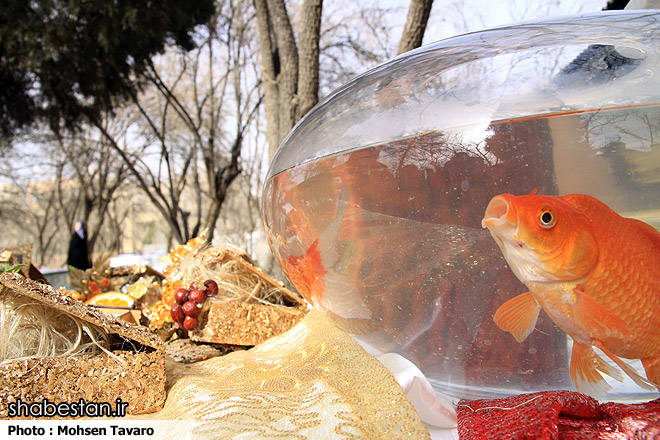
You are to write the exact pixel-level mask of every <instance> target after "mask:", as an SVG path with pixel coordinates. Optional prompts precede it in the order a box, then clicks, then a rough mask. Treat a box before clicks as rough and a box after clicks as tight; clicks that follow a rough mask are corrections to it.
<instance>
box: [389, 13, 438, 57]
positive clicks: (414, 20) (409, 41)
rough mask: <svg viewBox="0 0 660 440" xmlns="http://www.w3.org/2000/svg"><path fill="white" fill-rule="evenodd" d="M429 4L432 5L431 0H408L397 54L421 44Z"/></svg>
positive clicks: (427, 19) (427, 17) (427, 18)
mask: <svg viewBox="0 0 660 440" xmlns="http://www.w3.org/2000/svg"><path fill="white" fill-rule="evenodd" d="M431 6H433V0H410V8H409V9H408V18H407V19H406V25H405V27H404V28H403V34H402V35H401V41H400V42H399V49H398V51H397V55H398V54H402V53H404V52H408V51H409V50H412V49H415V48H417V47H419V46H421V45H422V39H423V38H424V32H425V31H426V24H427V23H428V21H429V15H431Z"/></svg>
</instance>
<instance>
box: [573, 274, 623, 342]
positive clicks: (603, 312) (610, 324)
mask: <svg viewBox="0 0 660 440" xmlns="http://www.w3.org/2000/svg"><path fill="white" fill-rule="evenodd" d="M574 292H575V294H576V297H577V300H576V302H575V304H574V305H573V313H574V317H575V320H576V321H577V322H579V323H580V324H581V325H582V326H584V328H585V329H586V330H587V331H588V332H589V336H591V337H592V338H594V339H606V338H611V337H615V338H619V339H621V340H628V339H630V338H631V337H632V335H631V331H630V326H628V324H627V323H626V322H625V321H624V320H623V319H621V318H619V317H618V316H616V315H615V314H614V313H613V312H612V311H611V310H610V309H608V308H607V307H605V306H604V305H602V304H601V303H599V302H598V301H596V300H595V299H593V298H592V297H591V296H589V295H587V294H586V293H585V292H584V290H583V289H582V288H581V287H578V288H576V289H574Z"/></svg>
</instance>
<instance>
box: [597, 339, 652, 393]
mask: <svg viewBox="0 0 660 440" xmlns="http://www.w3.org/2000/svg"><path fill="white" fill-rule="evenodd" d="M596 347H598V348H599V349H600V350H601V351H602V352H603V353H605V355H606V356H607V357H608V358H610V359H612V362H614V363H615V364H617V365H618V366H619V368H621V369H622V370H623V372H624V373H626V375H627V376H628V377H629V378H631V379H632V380H633V382H635V383H636V384H637V385H639V386H640V387H642V388H644V389H647V390H650V391H655V389H656V386H655V385H653V384H652V383H651V382H649V381H648V380H646V379H645V378H644V377H642V376H640V375H639V374H637V372H636V371H635V370H634V369H633V368H632V367H631V366H630V365H628V364H626V363H625V362H623V361H622V360H621V359H620V358H619V357H618V356H616V355H615V354H614V353H612V352H611V351H609V350H608V349H607V348H605V347H604V346H603V344H601V343H600V342H597V343H596ZM644 369H646V367H645V368H644ZM659 372H660V371H659ZM647 376H648V372H647Z"/></svg>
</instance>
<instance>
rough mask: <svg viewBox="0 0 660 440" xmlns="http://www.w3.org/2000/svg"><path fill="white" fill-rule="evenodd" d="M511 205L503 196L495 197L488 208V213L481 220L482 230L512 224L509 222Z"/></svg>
mask: <svg viewBox="0 0 660 440" xmlns="http://www.w3.org/2000/svg"><path fill="white" fill-rule="evenodd" d="M510 209H511V205H510V204H509V202H507V200H506V199H505V198H504V197H502V196H496V197H493V198H492V199H491V201H490V203H488V207H486V213H485V214H484V218H483V219H482V220H481V227H482V228H491V227H493V226H495V227H497V226H503V225H505V224H507V223H510V222H509V221H508V220H507V216H508V215H509V211H510Z"/></svg>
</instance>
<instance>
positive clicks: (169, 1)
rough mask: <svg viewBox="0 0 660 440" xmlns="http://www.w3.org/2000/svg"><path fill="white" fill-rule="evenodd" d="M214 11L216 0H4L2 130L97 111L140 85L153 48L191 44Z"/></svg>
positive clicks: (0, 13)
mask: <svg viewBox="0 0 660 440" xmlns="http://www.w3.org/2000/svg"><path fill="white" fill-rule="evenodd" d="M213 12H214V1H213V0H198V1H194V2H182V1H179V0H160V1H151V0H114V1H111V2H107V1H102V0H32V1H25V0H4V1H3V2H2V6H0V85H1V87H0V135H3V136H4V137H11V136H13V135H15V134H16V133H17V132H18V131H19V130H21V129H24V128H27V127H29V126H31V125H33V124H34V123H36V122H45V123H48V124H49V125H50V126H51V127H54V128H58V127H61V126H65V127H67V128H73V127H75V126H76V124H77V123H78V122H79V121H80V120H81V118H83V117H87V118H90V119H98V117H99V115H100V114H101V113H102V112H104V111H108V110H111V109H112V108H113V106H114V104H116V102H117V101H118V100H121V99H123V98H126V97H127V96H129V95H130V94H133V93H134V92H135V91H136V88H137V87H138V85H139V80H140V78H141V76H142V74H143V72H144V69H145V68H146V66H147V64H148V61H149V60H150V59H151V57H152V56H153V55H155V54H156V53H160V52H162V51H163V50H164V48H165V47H166V46H167V45H168V44H176V45H179V46H181V47H183V48H185V49H191V48H192V47H193V46H194V41H193V33H192V31H193V29H194V28H195V26H196V25H198V24H202V23H205V22H206V21H207V20H208V19H209V18H210V17H211V16H212V14H213Z"/></svg>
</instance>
